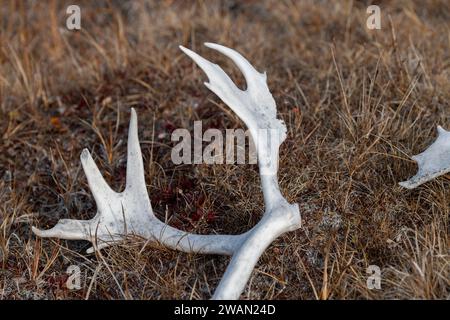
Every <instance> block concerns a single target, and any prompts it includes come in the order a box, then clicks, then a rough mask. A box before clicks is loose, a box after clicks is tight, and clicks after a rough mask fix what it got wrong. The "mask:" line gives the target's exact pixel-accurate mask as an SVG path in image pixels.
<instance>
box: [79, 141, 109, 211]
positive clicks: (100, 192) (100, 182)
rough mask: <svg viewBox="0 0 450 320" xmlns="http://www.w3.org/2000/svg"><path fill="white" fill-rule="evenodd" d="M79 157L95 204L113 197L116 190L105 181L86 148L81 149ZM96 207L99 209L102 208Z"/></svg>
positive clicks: (98, 204)
mask: <svg viewBox="0 0 450 320" xmlns="http://www.w3.org/2000/svg"><path fill="white" fill-rule="evenodd" d="M80 159H81V165H82V166H83V170H84V173H85V174H86V178H87V180H88V184H89V189H91V192H92V195H93V196H94V199H95V203H96V204H97V206H100V205H101V204H102V203H104V202H105V199H109V198H111V197H113V196H114V195H115V194H116V192H114V191H113V190H112V189H111V188H110V187H109V185H108V184H107V183H106V181H105V179H104V178H103V176H102V174H101V173H100V170H98V167H97V165H96V164H95V162H94V159H92V156H91V153H90V152H89V150H88V149H83V151H82V152H81V156H80ZM98 209H99V211H100V210H101V209H102V208H98ZM103 209H104V208H103Z"/></svg>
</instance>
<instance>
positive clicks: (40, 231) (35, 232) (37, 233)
mask: <svg viewBox="0 0 450 320" xmlns="http://www.w3.org/2000/svg"><path fill="white" fill-rule="evenodd" d="M31 231H32V232H33V233H34V234H35V235H37V236H38V237H42V234H43V232H44V231H43V230H41V229H38V228H36V227H35V226H32V227H31Z"/></svg>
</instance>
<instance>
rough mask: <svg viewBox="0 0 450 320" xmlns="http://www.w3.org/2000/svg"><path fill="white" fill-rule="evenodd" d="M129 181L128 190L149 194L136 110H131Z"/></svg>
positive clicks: (128, 157) (128, 154)
mask: <svg viewBox="0 0 450 320" xmlns="http://www.w3.org/2000/svg"><path fill="white" fill-rule="evenodd" d="M127 149H128V151H127V152H128V153H127V181H126V184H127V186H126V189H127V190H133V191H136V192H137V191H139V192H143V193H145V194H147V187H146V184H145V173H144V163H143V160H142V152H141V146H140V144H139V136H138V123H137V115H136V110H134V108H131V119H130V126H129V129H128V147H127Z"/></svg>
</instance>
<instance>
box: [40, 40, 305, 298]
mask: <svg viewBox="0 0 450 320" xmlns="http://www.w3.org/2000/svg"><path fill="white" fill-rule="evenodd" d="M205 45H206V46H207V47H209V48H212V49H215V50H217V51H219V52H221V53H222V54H224V55H226V56H228V57H229V58H231V59H232V60H233V61H234V62H235V64H236V65H237V66H238V68H239V69H240V70H241V71H242V73H243V74H244V77H245V79H246V81H247V90H245V91H243V90H240V89H239V88H237V87H236V85H235V84H234V83H233V82H232V81H231V79H230V78H229V77H228V75H227V74H226V73H225V72H224V71H223V70H222V69H221V68H220V67H219V66H218V65H216V64H213V63H211V62H209V61H208V60H206V59H204V58H202V57H201V56H199V55H198V54H196V53H195V52H193V51H191V50H189V49H186V48H184V47H180V48H181V50H183V52H184V53H186V54H187V55H188V56H189V57H190V58H191V59H193V60H194V61H195V62H196V63H197V65H198V66H199V67H200V68H201V69H203V71H204V72H205V73H206V75H207V76H208V78H209V82H208V83H205V85H206V86H207V87H208V88H209V89H210V90H211V91H213V92H214V93H215V94H216V95H218V96H219V98H221V99H222V101H223V102H224V103H225V104H227V105H228V106H229V107H230V108H231V109H232V110H233V111H234V112H235V113H236V114H237V115H238V116H239V117H240V118H241V119H242V120H243V121H244V123H245V124H246V125H247V126H248V127H249V129H250V133H251V136H252V138H253V140H254V141H255V145H256V150H257V154H258V165H259V170H260V176H261V184H262V191H263V195H264V203H265V212H264V215H263V217H262V219H261V220H260V221H259V222H258V224H257V225H256V226H254V227H253V228H252V229H251V230H249V231H248V232H246V233H244V234H241V235H195V234H190V233H187V232H184V231H181V230H177V229H175V228H173V227H170V226H168V225H167V224H165V223H163V222H161V221H160V220H158V219H157V218H156V216H155V215H154V213H153V210H152V207H151V204H150V200H149V197H148V194H147V188H146V185H145V180H144V165H143V161H142V154H141V149H140V146H139V140H138V133H137V116H136V112H135V111H134V109H132V112H131V121H130V129H129V136H128V158H127V181H126V188H125V190H124V191H123V192H121V193H117V192H114V191H113V190H111V188H110V187H109V186H108V185H107V183H106V182H105V180H104V179H103V177H102V175H101V173H100V171H99V170H98V168H97V166H96V165H95V163H94V161H93V159H92V157H91V155H90V153H89V151H87V150H84V151H83V152H82V154H81V163H82V166H83V169H84V172H85V173H86V176H87V179H88V183H89V188H90V189H91V191H92V193H93V196H94V199H95V202H96V204H97V214H96V215H95V217H94V218H93V219H91V220H87V221H82V220H67V219H62V220H60V221H59V222H58V224H57V225H56V226H55V227H53V228H52V229H50V230H45V231H42V230H39V229H36V228H34V227H33V232H34V233H35V234H36V235H37V236H40V237H56V238H61V239H71V240H77V239H79V240H89V241H91V242H92V243H93V247H92V248H90V249H88V252H93V251H94V250H98V249H101V248H104V247H106V246H108V245H110V244H112V243H114V242H117V241H120V240H122V239H123V238H124V237H126V236H127V235H128V234H133V235H138V236H141V237H144V238H147V239H150V240H152V241H155V242H159V243H161V244H163V245H165V246H167V247H170V248H172V249H176V250H180V251H184V252H196V253H211V254H224V255H232V259H231V262H230V264H229V266H228V268H227V270H226V272H225V274H224V276H223V278H222V280H221V281H220V283H219V286H218V288H217V289H216V292H215V294H214V296H213V299H238V298H239V296H240V294H241V293H242V291H243V290H244V288H245V285H246V283H247V282H248V279H249V278H250V275H251V272H252V270H253V268H254V267H255V265H256V263H257V261H258V260H259V258H260V256H261V255H262V253H263V252H264V251H265V250H266V248H267V247H268V246H269V245H270V244H271V243H272V242H273V241H274V240H275V239H276V238H277V237H278V236H280V235H281V234H283V233H285V232H288V231H293V230H296V229H298V228H300V226H301V217H300V212H299V208H298V205H297V204H289V203H288V202H287V200H286V199H285V198H284V197H283V196H282V194H281V192H280V189H279V186H278V177H277V172H278V152H279V146H280V145H281V143H282V142H283V141H284V140H285V138H286V126H285V125H284V123H283V122H282V121H280V120H279V119H277V118H276V104H275V101H274V99H273V97H272V95H271V93H270V91H269V89H268V87H267V83H266V74H265V73H264V74H261V73H259V72H258V71H256V70H255V69H254V68H253V66H252V65H251V64H250V63H249V62H248V61H247V60H246V59H245V58H244V57H242V56H241V55H240V54H239V53H238V52H236V51H234V50H232V49H229V48H227V47H224V46H220V45H217V44H212V43H206V44H205Z"/></svg>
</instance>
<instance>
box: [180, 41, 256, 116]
mask: <svg viewBox="0 0 450 320" xmlns="http://www.w3.org/2000/svg"><path fill="white" fill-rule="evenodd" d="M180 49H181V50H182V51H183V52H184V53H185V54H186V55H188V56H189V57H190V58H191V59H192V60H194V62H195V63H196V64H197V65H198V66H199V67H200V68H201V69H202V70H203V71H204V72H205V73H206V75H207V77H208V80H209V82H205V83H204V84H205V86H206V87H207V88H208V89H209V90H211V91H212V92H214V93H215V94H216V95H217V96H218V97H219V98H220V99H221V100H222V101H223V102H225V104H227V105H228V106H229V107H230V108H231V109H232V110H233V111H234V112H235V113H236V114H237V115H238V117H239V118H241V119H242V120H244V122H246V120H248V119H249V118H250V116H251V115H250V114H247V109H245V108H242V107H240V106H241V102H242V97H241V95H242V94H244V93H245V92H244V91H242V90H241V89H239V88H238V87H237V86H236V85H235V84H234V82H233V81H232V80H231V79H230V77H229V76H228V75H227V74H226V73H225V71H223V69H222V68H221V67H220V66H218V65H217V64H215V63H212V62H210V61H208V60H206V59H205V58H203V57H202V56H200V55H199V54H197V53H195V52H194V51H192V50H189V49H187V48H185V47H183V46H180ZM246 124H247V125H250V124H249V123H246Z"/></svg>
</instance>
